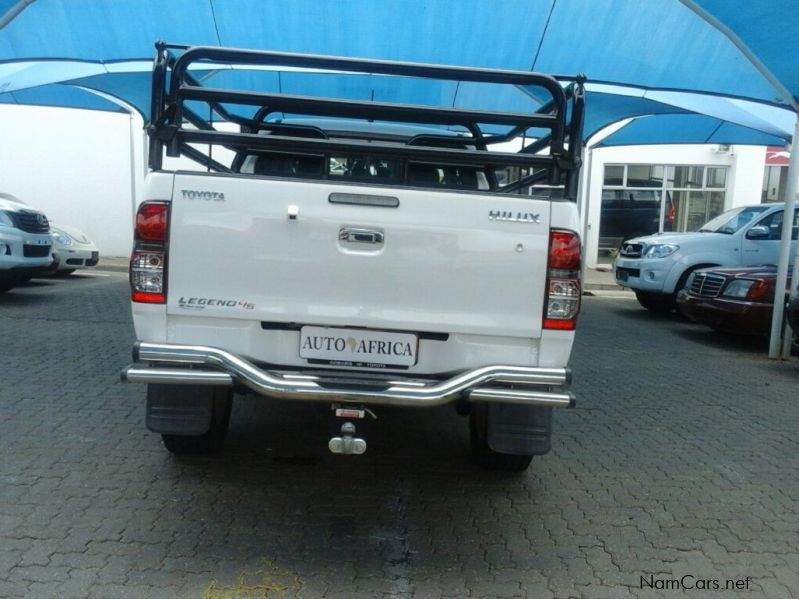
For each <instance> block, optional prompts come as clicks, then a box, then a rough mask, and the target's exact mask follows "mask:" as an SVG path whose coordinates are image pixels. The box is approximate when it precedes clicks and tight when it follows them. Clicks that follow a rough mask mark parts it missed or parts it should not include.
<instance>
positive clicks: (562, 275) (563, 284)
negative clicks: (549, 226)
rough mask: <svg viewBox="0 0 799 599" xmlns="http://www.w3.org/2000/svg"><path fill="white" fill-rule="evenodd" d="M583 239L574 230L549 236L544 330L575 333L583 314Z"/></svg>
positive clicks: (560, 231)
mask: <svg viewBox="0 0 799 599" xmlns="http://www.w3.org/2000/svg"><path fill="white" fill-rule="evenodd" d="M581 268H582V259H581V250H580V236H579V235H577V233H575V232H574V231H562V230H552V231H550V233H549V269H548V270H547V293H546V298H545V311H544V320H543V327H544V328H545V329H554V330H561V331H572V330H574V329H575V328H576V326H577V315H578V314H579V312H580V294H581V292H582V288H581V285H580V270H581Z"/></svg>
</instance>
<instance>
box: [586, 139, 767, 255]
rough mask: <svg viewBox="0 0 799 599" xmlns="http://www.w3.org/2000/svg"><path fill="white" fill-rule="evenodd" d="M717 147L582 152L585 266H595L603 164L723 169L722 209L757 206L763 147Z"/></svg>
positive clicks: (636, 148)
mask: <svg viewBox="0 0 799 599" xmlns="http://www.w3.org/2000/svg"><path fill="white" fill-rule="evenodd" d="M717 149H718V146H717V145H673V146H656V145H642V146H618V147H608V148H593V149H592V148H588V149H587V150H586V165H585V168H586V170H587V174H586V185H584V187H583V190H582V197H581V205H582V208H583V210H582V212H583V220H584V226H585V229H584V231H583V236H584V238H585V254H586V263H587V266H588V267H589V268H596V267H597V266H603V265H605V266H606V264H598V263H597V248H598V246H599V220H600V211H601V204H602V181H603V177H604V172H605V164H664V165H704V166H726V167H729V171H728V172H727V176H728V180H727V194H726V200H725V201H726V204H725V209H727V208H732V207H734V206H741V205H746V204H759V203H760V195H761V194H760V190H761V186H762V184H763V168H764V166H765V162H766V148H765V147H763V146H732V152H718V151H717Z"/></svg>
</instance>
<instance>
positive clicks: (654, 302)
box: [635, 291, 675, 314]
mask: <svg viewBox="0 0 799 599" xmlns="http://www.w3.org/2000/svg"><path fill="white" fill-rule="evenodd" d="M635 299H637V300H638V303H639V304H641V305H642V306H643V307H644V308H646V309H647V310H649V311H650V312H656V313H659V314H666V313H667V312H671V309H672V308H674V305H675V304H674V296H672V295H666V294H664V293H655V292H652V291H636V292H635Z"/></svg>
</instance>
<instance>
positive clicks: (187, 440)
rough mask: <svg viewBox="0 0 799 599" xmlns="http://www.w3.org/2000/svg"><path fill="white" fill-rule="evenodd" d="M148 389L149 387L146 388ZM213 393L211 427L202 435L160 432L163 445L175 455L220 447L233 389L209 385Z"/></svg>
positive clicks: (225, 431)
mask: <svg viewBox="0 0 799 599" xmlns="http://www.w3.org/2000/svg"><path fill="white" fill-rule="evenodd" d="M148 391H149V389H148ZM208 393H211V394H213V407H212V411H211V428H209V429H208V432H206V433H204V434H202V435H172V434H162V435H161V439H162V440H163V442H164V447H166V448H167V450H168V451H169V452H170V453H174V454H176V455H201V454H206V453H215V452H217V451H219V450H221V449H222V447H223V445H224V444H225V437H226V436H227V431H228V425H229V424H230V411H231V408H232V406H233V391H231V390H230V389H227V388H220V387H216V388H214V387H209V388H208Z"/></svg>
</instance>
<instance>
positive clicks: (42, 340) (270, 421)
mask: <svg viewBox="0 0 799 599" xmlns="http://www.w3.org/2000/svg"><path fill="white" fill-rule="evenodd" d="M127 294H128V291H127V284H126V281H125V278H124V275H118V276H117V275H113V276H111V277H107V278H101V277H88V276H74V277H71V278H67V279H63V280H52V281H41V282H37V281H34V282H33V283H32V284H31V285H29V286H27V287H21V288H18V289H15V290H13V291H11V292H9V293H6V294H3V295H0V338H2V339H3V361H2V365H0V379H1V380H2V381H3V384H2V385H0V438H2V439H3V440H4V442H5V443H6V444H7V445H8V446H10V447H13V448H14V451H13V452H9V453H6V454H3V457H2V459H0V488H2V494H0V597H31V598H34V599H38V598H39V597H49V596H53V597H70V596H74V597H84V596H91V597H115V598H116V597H136V598H137V599H138V598H140V597H159V598H160V597H178V596H180V597H185V598H188V597H201V596H203V595H204V594H206V591H207V590H208V589H209V585H211V584H217V585H218V586H217V587H216V588H222V589H225V590H226V592H228V595H225V596H235V595H236V593H239V594H240V595H242V591H243V590H247V589H248V588H254V589H256V591H261V592H262V594H263V592H265V591H266V590H268V591H269V592H270V593H271V594H270V595H269V596H270V597H271V596H274V597H282V596H284V595H285V596H293V593H295V592H296V591H295V590H294V589H300V588H301V589H302V596H304V597H342V598H344V597H346V598H347V599H352V598H359V597H396V598H397V599H399V598H408V597H413V598H414V599H434V598H438V597H457V598H458V599H461V598H464V597H492V598H494V597H500V596H507V597H515V596H526V597H530V598H538V597H542V598H547V597H587V598H591V599H594V598H600V597H638V596H642V597H667V596H670V595H669V594H668V593H667V592H665V591H663V592H661V591H652V592H650V591H644V590H642V589H640V585H639V580H640V577H641V576H642V575H648V574H653V575H661V576H664V577H669V576H674V575H678V574H685V573H690V574H700V573H701V572H699V570H701V571H702V572H706V573H708V574H712V575H714V576H716V577H719V578H731V579H738V578H743V577H746V576H751V577H752V578H753V590H752V591H751V594H750V595H747V596H752V597H758V596H764V597H795V596H797V595H796V592H797V591H796V589H797V588H799V578H797V575H796V572H798V571H799V558H797V557H796V556H797V555H799V540H798V539H797V537H796V534H795V533H796V530H799V455H797V454H798V453H799V452H796V446H797V443H799V431H797V430H796V426H795V423H796V422H797V421H799V403H797V402H796V401H795V399H794V398H795V395H796V393H795V389H796V383H797V381H799V367H797V364H796V362H795V360H794V361H792V362H788V363H775V362H771V361H768V360H766V359H765V358H764V356H763V353H762V348H761V347H760V346H758V345H757V342H753V343H749V342H747V341H743V340H735V339H730V338H728V337H719V336H717V335H716V334H715V333H713V332H712V331H710V330H705V329H703V328H701V327H698V326H696V325H692V324H690V323H688V322H685V321H683V320H681V319H679V318H677V317H676V316H669V317H657V316H653V315H650V314H647V313H645V312H644V311H643V310H642V309H640V308H639V307H638V305H637V304H636V303H635V302H633V301H628V300H619V299H609V298H602V297H588V298H585V302H584V314H583V315H582V316H581V321H580V327H579V330H578V333H577V343H576V346H575V353H574V356H573V360H572V367H573V369H574V373H575V383H574V386H573V389H574V391H575V393H576V394H577V397H578V407H577V408H576V409H574V410H570V411H559V412H557V413H556V415H555V430H556V432H555V437H554V438H553V450H552V452H551V453H550V454H549V455H547V456H544V457H541V458H537V459H536V460H535V461H534V464H533V467H532V468H531V470H530V471H529V472H527V473H525V474H524V475H521V476H512V477H508V476H503V475H498V474H496V473H489V472H485V471H482V470H480V469H479V468H476V467H475V466H473V465H472V464H471V462H470V459H469V449H468V431H467V426H466V422H465V421H464V420H463V419H460V418H458V417H457V416H456V415H454V414H453V413H452V410H451V409H450V408H447V407H443V408H435V409H431V410H426V411H423V412H422V411H419V410H401V409H379V410H377V412H378V416H379V420H377V421H376V422H375V423H374V426H373V430H372V434H371V437H370V449H369V452H368V453H367V454H366V455H364V456H360V457H357V458H350V459H348V458H342V457H340V456H332V455H330V454H329V453H328V452H327V451H326V448H325V444H326V436H325V435H326V433H327V424H328V423H327V419H326V414H327V412H326V411H325V410H323V409H318V408H317V407H316V406H308V405H291V404H287V403H274V402H268V401H264V400H260V399H255V398H239V399H237V402H236V404H235V407H234V412H233V418H232V423H231V431H230V436H229V439H228V444H227V448H226V450H225V451H224V452H223V453H221V454H219V455H217V456H212V457H202V458H191V459H188V458H186V459H177V458H174V457H172V456H170V455H169V454H168V453H167V452H166V451H165V450H164V448H163V446H162V444H161V441H160V439H159V438H158V436H157V435H153V434H150V433H149V432H147V431H146V429H145V427H144V424H143V419H144V388H143V387H142V386H136V385H125V384H121V383H119V381H118V371H119V369H120V368H121V367H122V366H124V365H126V364H127V363H129V361H130V347H131V344H132V342H133V330H132V326H131V318H130V307H129V304H128V301H127ZM66 339H69V340H76V341H75V342H74V343H75V344H77V346H78V347H79V351H76V353H74V354H73V355H72V357H70V358H64V359H46V360H45V359H43V357H42V351H41V348H59V347H63V346H64V340H66ZM755 388H756V389H760V390H761V391H762V393H761V394H758V393H749V392H744V390H747V389H755ZM763 394H766V395H767V397H768V401H764V400H763V397H762V395H763ZM742 431H746V434H742ZM214 581H216V583H215V582H214ZM247 585H250V586H247ZM672 595H673V592H672ZM693 596H695V595H693V594H692V597H693ZM696 596H697V597H699V596H702V595H701V594H697V595H696Z"/></svg>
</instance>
